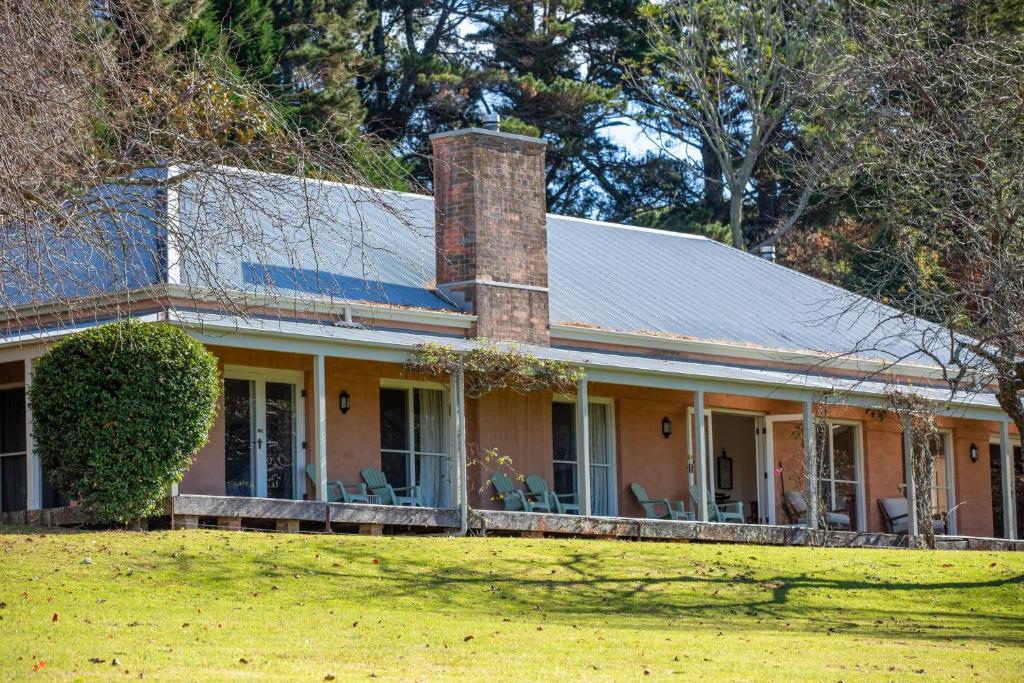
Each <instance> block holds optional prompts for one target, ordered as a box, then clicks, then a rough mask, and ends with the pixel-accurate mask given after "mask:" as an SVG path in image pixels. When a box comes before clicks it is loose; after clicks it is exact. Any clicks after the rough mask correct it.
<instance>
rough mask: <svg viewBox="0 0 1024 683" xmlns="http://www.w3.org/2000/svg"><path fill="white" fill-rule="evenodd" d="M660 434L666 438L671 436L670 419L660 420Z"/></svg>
mask: <svg viewBox="0 0 1024 683" xmlns="http://www.w3.org/2000/svg"><path fill="white" fill-rule="evenodd" d="M661 435H662V436H664V437H665V438H666V439H667V438H668V437H670V436H672V420H670V419H668V418H667V417H666V418H663V419H662V421H661Z"/></svg>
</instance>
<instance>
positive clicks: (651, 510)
mask: <svg viewBox="0 0 1024 683" xmlns="http://www.w3.org/2000/svg"><path fill="white" fill-rule="evenodd" d="M629 488H630V490H631V491H633V495H634V496H636V499H637V502H639V503H640V505H642V506H643V508H644V516H645V517H647V518H648V519H687V520H692V519H693V515H691V514H690V513H689V512H687V511H686V506H684V505H683V501H681V500H677V501H675V505H673V504H672V501H670V500H669V499H668V498H657V499H654V498H650V497H649V496H648V495H647V489H645V488H644V487H643V486H642V485H640V484H637V483H636V482H633V483H632V484H630V485H629ZM659 507H660V508H662V509H661V510H659V509H658V508H659Z"/></svg>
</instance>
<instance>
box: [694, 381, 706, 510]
mask: <svg viewBox="0 0 1024 683" xmlns="http://www.w3.org/2000/svg"><path fill="white" fill-rule="evenodd" d="M693 417H694V420H693V421H694V436H695V438H694V447H695V448H696V449H697V452H696V453H695V454H694V462H695V463H696V466H697V500H696V502H695V506H694V509H695V512H696V516H697V520H698V521H701V522H707V521H708V476H707V460H706V453H705V451H707V445H706V444H707V434H706V433H705V432H704V392H703V391H695V392H694V393H693Z"/></svg>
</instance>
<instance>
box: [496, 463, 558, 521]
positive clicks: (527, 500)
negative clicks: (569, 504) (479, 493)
mask: <svg viewBox="0 0 1024 683" xmlns="http://www.w3.org/2000/svg"><path fill="white" fill-rule="evenodd" d="M491 485H492V486H494V490H495V491H496V492H497V494H498V498H500V499H501V500H502V501H504V503H505V509H506V510H521V511H523V512H535V511H541V512H551V509H550V508H549V507H548V503H547V498H544V499H543V500H538V499H536V498H535V497H534V496H531V495H527V494H526V493H524V492H522V491H520V490H519V489H517V488H516V486H515V484H513V483H512V480H511V479H510V478H509V476H508V475H507V474H505V473H504V472H495V473H494V474H492V475H491Z"/></svg>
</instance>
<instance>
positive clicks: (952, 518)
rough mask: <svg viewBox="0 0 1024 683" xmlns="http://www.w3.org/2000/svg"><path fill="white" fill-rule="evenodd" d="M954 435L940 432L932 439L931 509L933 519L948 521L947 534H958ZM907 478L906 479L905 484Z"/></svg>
mask: <svg viewBox="0 0 1024 683" xmlns="http://www.w3.org/2000/svg"><path fill="white" fill-rule="evenodd" d="M952 436H953V435H952V433H951V432H940V433H939V434H938V435H937V436H935V437H934V438H933V439H932V442H931V451H932V454H933V460H932V481H931V485H930V486H929V498H930V500H929V507H930V509H931V514H932V519H945V520H946V533H948V534H953V533H956V513H955V512H953V507H954V506H955V501H954V493H953V450H952ZM905 481H906V478H905V477H904V483H905Z"/></svg>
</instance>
